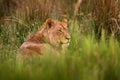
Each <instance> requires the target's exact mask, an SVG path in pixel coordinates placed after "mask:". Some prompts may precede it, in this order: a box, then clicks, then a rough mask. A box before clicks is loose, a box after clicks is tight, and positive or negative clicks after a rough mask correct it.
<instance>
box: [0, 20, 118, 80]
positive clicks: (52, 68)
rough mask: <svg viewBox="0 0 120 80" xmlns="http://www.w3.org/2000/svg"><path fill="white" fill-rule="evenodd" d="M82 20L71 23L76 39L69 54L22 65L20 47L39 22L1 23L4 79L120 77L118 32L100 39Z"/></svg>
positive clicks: (0, 68)
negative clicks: (85, 27) (86, 31)
mask: <svg viewBox="0 0 120 80" xmlns="http://www.w3.org/2000/svg"><path fill="white" fill-rule="evenodd" d="M78 23H79V22H78ZM78 23H77V22H70V23H69V25H70V27H69V28H70V33H71V37H72V38H71V42H70V46H69V48H68V50H67V51H66V54H65V55H64V54H62V55H60V56H56V57H55V56H51V55H45V57H44V58H42V59H39V58H38V57H36V56H34V57H33V58H32V59H31V60H29V61H25V60H24V61H23V62H21V64H19V63H20V62H18V61H17V60H16V53H17V49H18V48H19V46H20V44H21V43H22V42H23V41H24V40H25V39H26V36H27V35H31V34H32V33H34V32H35V31H36V29H37V27H38V25H39V23H36V22H35V23H31V25H30V26H29V27H27V26H23V25H20V24H16V23H15V24H12V26H3V25H0V26H1V29H0V30H1V31H0V32H1V33H0V80H120V76H119V75H120V46H119V43H118V42H117V40H115V38H114V35H111V37H110V38H109V39H106V38H105V35H104V31H103V32H102V37H101V39H100V40H97V39H96V37H95V34H94V31H93V30H91V31H90V33H87V34H84V33H83V32H82V29H81V28H80V26H81V25H79V24H78ZM83 24H84V22H83ZM13 25H14V26H13ZM84 25H85V26H90V27H91V26H92V27H94V26H93V25H91V24H89V23H88V22H87V24H84ZM18 26H19V27H18ZM72 27H73V29H72Z"/></svg>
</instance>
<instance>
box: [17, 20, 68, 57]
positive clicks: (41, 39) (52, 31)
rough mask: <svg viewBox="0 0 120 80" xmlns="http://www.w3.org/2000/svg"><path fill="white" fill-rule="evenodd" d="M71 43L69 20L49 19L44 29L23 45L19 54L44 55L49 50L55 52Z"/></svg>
mask: <svg viewBox="0 0 120 80" xmlns="http://www.w3.org/2000/svg"><path fill="white" fill-rule="evenodd" d="M69 41H70V35H69V33H68V28H67V20H66V19H63V20H62V21H57V20H53V19H47V20H46V22H45V24H44V26H43V27H42V29H39V30H38V31H37V32H36V33H35V34H34V35H33V36H31V37H30V38H29V39H28V40H27V41H25V42H24V43H23V44H22V45H21V47H20V49H19V53H21V54H23V55H32V54H34V53H37V54H40V55H42V54H44V53H46V51H49V50H51V51H52V52H54V49H63V45H68V44H69Z"/></svg>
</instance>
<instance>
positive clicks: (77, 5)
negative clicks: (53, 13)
mask: <svg viewBox="0 0 120 80" xmlns="http://www.w3.org/2000/svg"><path fill="white" fill-rule="evenodd" d="M81 3H82V0H78V1H77V3H76V5H75V10H74V14H73V18H74V20H75V19H76V16H77V14H78V10H79V8H80V5H81Z"/></svg>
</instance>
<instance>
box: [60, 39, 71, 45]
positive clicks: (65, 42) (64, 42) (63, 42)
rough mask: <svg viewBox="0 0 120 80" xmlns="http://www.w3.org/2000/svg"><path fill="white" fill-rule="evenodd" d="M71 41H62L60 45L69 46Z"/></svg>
mask: <svg viewBox="0 0 120 80" xmlns="http://www.w3.org/2000/svg"><path fill="white" fill-rule="evenodd" d="M69 43H70V40H66V41H60V44H68V45H69Z"/></svg>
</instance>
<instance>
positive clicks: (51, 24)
mask: <svg viewBox="0 0 120 80" xmlns="http://www.w3.org/2000/svg"><path fill="white" fill-rule="evenodd" d="M45 24H46V26H47V27H49V28H51V27H52V26H53V25H54V24H55V21H54V20H52V19H47V20H46V23H45Z"/></svg>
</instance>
